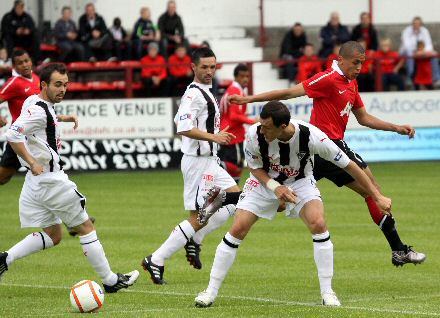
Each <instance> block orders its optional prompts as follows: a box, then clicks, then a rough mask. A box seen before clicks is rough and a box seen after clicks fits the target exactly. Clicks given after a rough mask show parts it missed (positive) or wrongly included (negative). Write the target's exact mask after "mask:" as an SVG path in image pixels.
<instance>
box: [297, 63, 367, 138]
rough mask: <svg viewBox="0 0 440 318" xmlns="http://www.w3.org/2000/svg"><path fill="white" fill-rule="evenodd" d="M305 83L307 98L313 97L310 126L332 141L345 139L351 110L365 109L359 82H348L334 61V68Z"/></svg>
mask: <svg viewBox="0 0 440 318" xmlns="http://www.w3.org/2000/svg"><path fill="white" fill-rule="evenodd" d="M302 84H303V86H304V89H305V91H306V94H307V96H308V97H310V98H313V109H312V115H311V117H310V123H311V124H312V125H315V126H316V127H318V128H319V129H321V130H322V131H323V132H325V133H326V134H327V135H328V136H329V138H330V139H344V133H345V129H346V127H347V122H348V116H349V115H350V111H351V109H352V108H354V109H357V108H361V107H364V103H363V102H362V99H361V97H360V96H359V91H358V86H357V82H356V80H352V81H350V80H348V79H347V78H346V77H345V76H344V75H343V73H342V71H341V69H340V68H339V66H338V64H337V62H336V61H335V62H334V63H333V65H332V68H331V69H328V70H326V71H325V72H321V73H318V74H316V75H315V76H312V77H311V78H309V79H308V80H306V81H304V82H302Z"/></svg>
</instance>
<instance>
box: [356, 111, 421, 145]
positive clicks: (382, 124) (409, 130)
mask: <svg viewBox="0 0 440 318" xmlns="http://www.w3.org/2000/svg"><path fill="white" fill-rule="evenodd" d="M352 111H353V114H354V115H355V116H356V119H357V121H358V123H359V124H361V125H362V126H365V127H368V128H372V129H377V130H385V131H394V132H396V133H398V134H400V135H407V136H408V137H409V138H414V136H415V134H416V131H415V129H414V128H413V127H412V126H410V125H396V124H393V123H389V122H387V121H384V120H382V119H379V118H377V117H375V116H373V115H370V114H369V113H367V111H366V110H365V107H361V108H357V109H353V110H352Z"/></svg>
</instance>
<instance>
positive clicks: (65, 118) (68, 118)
mask: <svg viewBox="0 0 440 318" xmlns="http://www.w3.org/2000/svg"><path fill="white" fill-rule="evenodd" d="M57 119H58V121H60V122H64V123H74V124H73V129H76V128H78V116H76V115H57Z"/></svg>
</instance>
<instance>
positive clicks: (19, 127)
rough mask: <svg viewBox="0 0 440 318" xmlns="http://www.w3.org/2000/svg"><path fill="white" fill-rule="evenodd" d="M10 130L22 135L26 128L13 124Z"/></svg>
mask: <svg viewBox="0 0 440 318" xmlns="http://www.w3.org/2000/svg"><path fill="white" fill-rule="evenodd" d="M9 129H11V130H13V131H15V132H18V133H19V134H22V133H23V132H24V127H23V126H19V125H16V124H12V125H11V127H9Z"/></svg>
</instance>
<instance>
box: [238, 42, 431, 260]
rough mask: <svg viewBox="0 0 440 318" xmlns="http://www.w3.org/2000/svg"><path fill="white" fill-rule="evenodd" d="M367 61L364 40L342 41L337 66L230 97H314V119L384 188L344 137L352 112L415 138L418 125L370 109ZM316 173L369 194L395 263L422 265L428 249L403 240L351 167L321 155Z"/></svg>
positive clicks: (367, 198)
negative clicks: (362, 83)
mask: <svg viewBox="0 0 440 318" xmlns="http://www.w3.org/2000/svg"><path fill="white" fill-rule="evenodd" d="M364 62H365V50H364V48H363V47H362V46H361V45H360V44H359V43H358V42H355V41H348V42H345V43H344V44H343V45H342V46H341V49H340V51H339V55H338V60H337V61H336V60H335V61H333V65H332V67H331V68H330V69H328V70H326V71H325V72H321V73H318V74H316V75H314V76H312V77H311V78H309V79H307V80H305V81H303V82H302V83H299V84H297V85H295V86H293V87H290V88H287V89H281V90H274V91H270V92H266V93H262V94H259V95H255V96H239V95H234V96H231V97H230V102H231V103H234V104H244V103H252V102H262V101H271V100H280V99H290V98H294V97H299V96H304V95H307V96H308V97H310V98H313V110H312V115H311V118H310V123H311V124H312V125H314V126H316V127H318V128H319V129H321V130H322V131H323V132H324V133H326V134H327V135H328V137H329V138H330V139H331V140H333V142H334V143H335V144H336V145H338V147H339V148H341V149H342V151H344V152H345V153H346V154H347V155H348V156H349V158H350V159H352V160H353V161H354V162H356V163H357V164H358V165H359V166H360V167H361V168H362V169H363V171H364V172H365V173H366V174H367V176H368V177H369V178H370V179H371V181H372V182H373V183H374V184H375V185H376V187H377V188H378V189H379V185H378V184H377V182H376V180H375V178H374V176H373V174H372V172H371V170H370V169H369V168H368V166H367V164H366V163H365V162H364V160H363V159H362V157H361V156H359V155H358V154H357V153H355V152H354V151H353V150H351V149H350V148H349V147H348V145H347V144H346V143H345V141H344V140H343V139H344V133H345V130H346V126H347V122H348V116H349V114H350V112H351V111H352V112H353V114H354V115H355V117H356V119H357V121H358V122H359V124H361V125H362V126H366V127H369V128H372V129H377V130H386V131H394V132H397V133H398V134H401V135H407V136H409V138H414V135H415V130H414V128H413V127H412V126H410V125H396V124H392V123H389V122H385V121H383V120H381V119H379V118H377V117H375V116H372V115H370V114H368V113H367V111H366V109H365V107H364V104H363V102H362V99H361V97H360V95H359V92H358V86H357V82H356V77H357V76H358V75H359V72H360V70H361V67H362V64H363V63H364ZM313 175H314V176H315V179H316V180H319V179H322V178H327V179H329V180H331V181H332V182H333V183H335V184H336V185H337V186H339V187H341V186H343V185H345V186H347V187H349V188H350V189H352V190H353V191H355V192H357V193H358V194H359V195H361V196H362V197H364V198H365V201H366V203H367V206H368V209H369V211H370V215H371V217H372V219H373V221H374V222H375V223H376V224H377V225H378V226H379V227H380V228H381V230H382V232H383V234H384V235H385V237H386V239H387V241H388V243H389V245H390V247H391V250H392V263H393V264H394V265H395V266H402V265H404V264H406V263H414V264H418V263H422V262H423V261H424V260H425V258H426V256H425V255H424V254H423V253H418V252H416V251H414V250H413V249H412V248H411V246H408V245H405V244H404V243H402V241H401V240H400V237H399V234H398V233H397V230H396V227H395V221H394V218H393V216H392V215H391V214H389V213H386V212H383V211H381V210H380V209H379V208H378V206H377V204H376V202H375V201H374V200H373V199H372V198H371V197H370V196H368V195H367V194H366V192H365V190H364V189H363V188H362V187H361V186H360V184H359V183H358V182H357V181H355V180H354V179H353V178H351V177H350V176H349V175H348V174H347V173H346V172H345V171H343V170H342V169H340V168H338V167H336V166H335V165H333V164H332V163H330V162H328V161H325V160H323V159H322V158H320V157H319V156H315V165H314V169H313Z"/></svg>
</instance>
